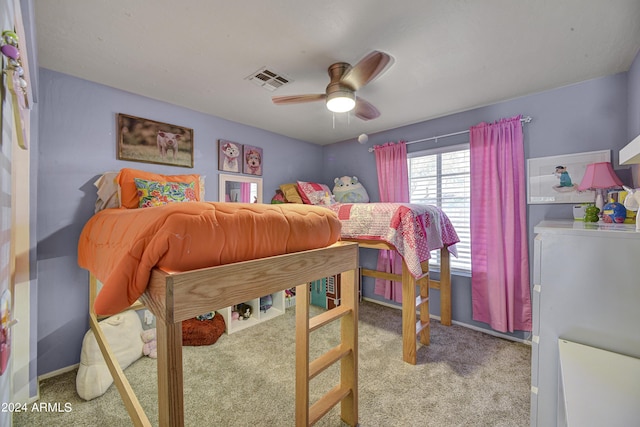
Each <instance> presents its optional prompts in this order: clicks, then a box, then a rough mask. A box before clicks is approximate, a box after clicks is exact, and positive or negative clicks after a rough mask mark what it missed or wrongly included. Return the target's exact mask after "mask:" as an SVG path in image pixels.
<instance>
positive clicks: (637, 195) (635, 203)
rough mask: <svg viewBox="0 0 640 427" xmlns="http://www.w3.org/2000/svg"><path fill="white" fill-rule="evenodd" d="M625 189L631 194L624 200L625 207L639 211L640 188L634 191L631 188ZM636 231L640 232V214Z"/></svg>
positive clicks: (637, 217) (639, 214) (637, 216)
mask: <svg viewBox="0 0 640 427" xmlns="http://www.w3.org/2000/svg"><path fill="white" fill-rule="evenodd" d="M624 189H625V190H626V191H627V192H628V193H629V194H627V197H626V198H625V199H624V207H625V208H627V209H629V210H632V211H637V210H638V209H639V208H640V188H636V189H635V190H634V189H632V188H629V187H624ZM636 231H640V212H638V215H636Z"/></svg>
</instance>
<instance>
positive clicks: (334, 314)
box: [309, 305, 351, 332]
mask: <svg viewBox="0 0 640 427" xmlns="http://www.w3.org/2000/svg"><path fill="white" fill-rule="evenodd" d="M349 313H351V309H350V308H349V307H347V306H346V305H339V306H337V307H336V308H332V309H331V310H329V311H325V312H324V313H322V314H319V315H317V316H315V317H314V318H312V319H310V320H309V332H312V331H315V330H316V329H318V328H321V327H323V326H324V325H326V324H327V323H329V322H333V321H334V320H336V319H339V318H341V317H342V316H345V315H347V314H349Z"/></svg>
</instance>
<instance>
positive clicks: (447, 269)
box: [440, 246, 451, 326]
mask: <svg viewBox="0 0 640 427" xmlns="http://www.w3.org/2000/svg"><path fill="white" fill-rule="evenodd" d="M440 324H442V325H445V326H451V259H450V256H449V247H448V246H443V247H442V248H441V249H440Z"/></svg>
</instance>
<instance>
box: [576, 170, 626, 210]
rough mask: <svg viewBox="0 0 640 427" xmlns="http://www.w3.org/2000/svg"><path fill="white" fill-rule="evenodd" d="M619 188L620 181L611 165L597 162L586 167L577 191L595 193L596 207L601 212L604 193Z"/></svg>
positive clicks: (620, 185)
mask: <svg viewBox="0 0 640 427" xmlns="http://www.w3.org/2000/svg"><path fill="white" fill-rule="evenodd" d="M621 187H622V181H620V178H618V176H617V175H616V173H615V172H614V171H613V168H612V167H611V163H609V162H598V163H591V164H589V165H587V170H586V171H585V173H584V176H583V177H582V181H580V184H579V185H578V190H580V191H585V190H594V191H595V192H596V200H595V204H596V207H597V208H598V209H600V210H601V211H602V208H603V207H604V195H603V193H604V191H605V190H608V189H611V188H621Z"/></svg>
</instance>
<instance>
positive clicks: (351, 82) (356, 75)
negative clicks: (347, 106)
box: [340, 50, 392, 90]
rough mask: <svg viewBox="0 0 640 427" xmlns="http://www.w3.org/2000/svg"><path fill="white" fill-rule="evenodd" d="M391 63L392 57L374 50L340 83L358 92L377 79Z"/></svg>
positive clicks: (348, 72) (347, 73) (343, 77)
mask: <svg viewBox="0 0 640 427" xmlns="http://www.w3.org/2000/svg"><path fill="white" fill-rule="evenodd" d="M391 61H392V58H391V56H390V55H388V54H386V53H384V52H380V51H377V50H374V51H373V52H371V53H370V54H368V55H367V56H365V57H364V58H362V59H361V60H360V62H358V63H357V64H356V65H354V66H353V68H351V69H350V70H349V71H347V72H346V73H345V74H344V76H342V79H340V81H341V82H342V83H345V84H347V85H348V86H350V87H351V88H353V90H358V89H360V88H361V87H362V86H364V85H366V84H367V83H369V82H370V81H371V80H373V79H375V78H376V77H377V76H378V75H379V74H380V73H381V72H382V71H383V70H384V69H385V68H386V67H387V65H389V63H390V62H391Z"/></svg>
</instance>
